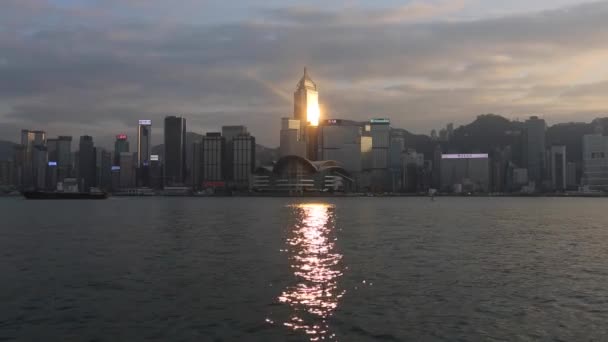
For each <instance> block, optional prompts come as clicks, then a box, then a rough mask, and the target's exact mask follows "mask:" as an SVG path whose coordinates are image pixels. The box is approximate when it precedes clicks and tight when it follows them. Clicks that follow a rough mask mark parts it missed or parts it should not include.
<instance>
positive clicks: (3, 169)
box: [0, 160, 17, 187]
mask: <svg viewBox="0 0 608 342" xmlns="http://www.w3.org/2000/svg"><path fill="white" fill-rule="evenodd" d="M16 181H17V180H16V179H15V162H14V161H12V160H0V186H2V187H8V186H15V185H17V183H16Z"/></svg>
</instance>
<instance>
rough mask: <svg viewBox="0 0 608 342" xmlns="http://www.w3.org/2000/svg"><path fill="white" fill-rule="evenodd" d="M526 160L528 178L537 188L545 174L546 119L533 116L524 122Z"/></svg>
mask: <svg viewBox="0 0 608 342" xmlns="http://www.w3.org/2000/svg"><path fill="white" fill-rule="evenodd" d="M524 127H525V132H524V156H525V159H524V162H525V166H526V168H527V169H528V178H529V180H530V181H531V182H534V183H535V184H536V186H537V188H538V187H539V186H540V184H541V183H542V181H543V180H544V178H545V177H544V176H545V160H546V159H545V131H546V128H547V125H546V124H545V120H543V119H539V118H538V117H537V116H532V117H530V118H529V119H528V120H526V122H525V123H524Z"/></svg>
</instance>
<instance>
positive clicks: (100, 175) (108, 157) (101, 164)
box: [96, 148, 113, 190]
mask: <svg viewBox="0 0 608 342" xmlns="http://www.w3.org/2000/svg"><path fill="white" fill-rule="evenodd" d="M112 164H113V163H112V152H110V151H106V150H105V149H102V148H97V161H96V165H97V185H98V186H99V188H101V189H103V190H110V189H111V188H112Z"/></svg>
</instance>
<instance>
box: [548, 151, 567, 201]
mask: <svg viewBox="0 0 608 342" xmlns="http://www.w3.org/2000/svg"><path fill="white" fill-rule="evenodd" d="M549 168H550V169H549V175H550V176H551V187H552V188H553V190H556V191H564V190H566V186H567V185H566V179H567V177H566V171H567V169H566V146H551V149H550V150H549Z"/></svg>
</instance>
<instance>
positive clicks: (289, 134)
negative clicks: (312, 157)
mask: <svg viewBox="0 0 608 342" xmlns="http://www.w3.org/2000/svg"><path fill="white" fill-rule="evenodd" d="M300 129H301V125H300V120H296V119H290V118H282V119H281V137H280V147H279V155H280V156H281V157H284V156H298V157H302V158H306V142H305V141H304V140H302V134H301V133H300Z"/></svg>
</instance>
